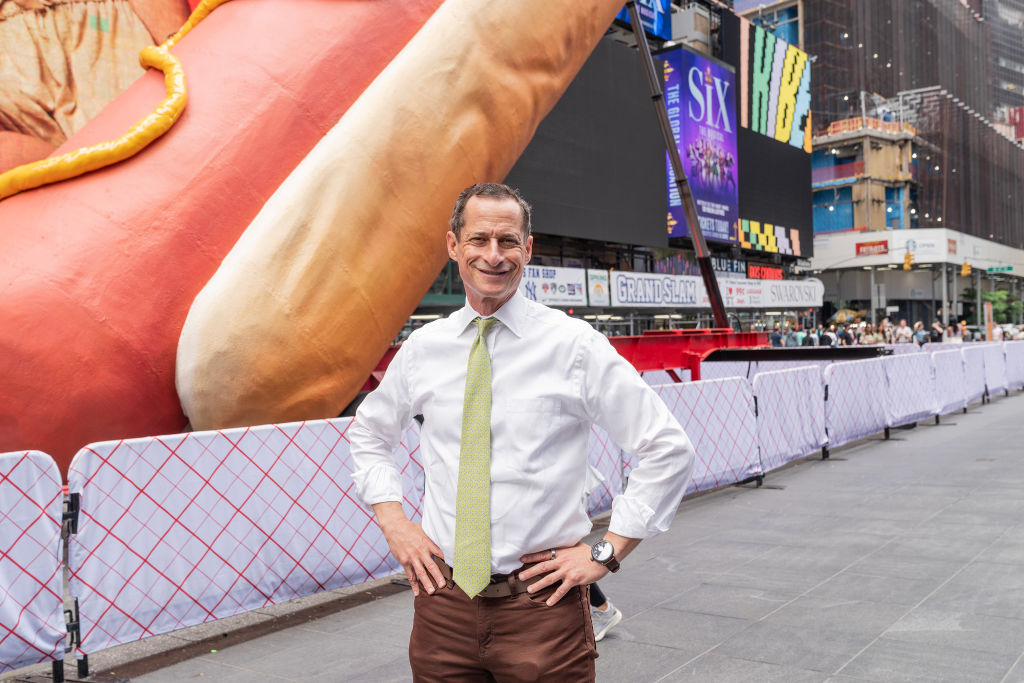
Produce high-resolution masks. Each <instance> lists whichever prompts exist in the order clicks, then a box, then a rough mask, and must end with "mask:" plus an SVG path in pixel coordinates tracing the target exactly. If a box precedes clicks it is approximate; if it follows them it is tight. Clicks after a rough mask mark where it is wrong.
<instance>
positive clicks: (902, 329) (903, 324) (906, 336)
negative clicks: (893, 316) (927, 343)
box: [893, 319, 914, 344]
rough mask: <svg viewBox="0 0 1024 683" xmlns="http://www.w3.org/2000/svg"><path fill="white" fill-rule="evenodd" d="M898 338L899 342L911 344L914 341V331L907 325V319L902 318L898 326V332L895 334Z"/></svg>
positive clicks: (897, 341)
mask: <svg viewBox="0 0 1024 683" xmlns="http://www.w3.org/2000/svg"><path fill="white" fill-rule="evenodd" d="M893 336H894V337H895V339H896V343H897V344H909V343H910V342H912V341H914V331H913V330H912V329H910V327H908V326H907V321H906V320H905V319H901V320H900V326H899V327H897V328H896V332H895V334H894V335H893Z"/></svg>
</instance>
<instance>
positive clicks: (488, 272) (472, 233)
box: [447, 197, 533, 315]
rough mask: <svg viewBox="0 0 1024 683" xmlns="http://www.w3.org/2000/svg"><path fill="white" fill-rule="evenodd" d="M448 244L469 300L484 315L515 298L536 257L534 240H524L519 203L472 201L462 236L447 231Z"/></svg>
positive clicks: (483, 199) (472, 199) (467, 203)
mask: <svg viewBox="0 0 1024 683" xmlns="http://www.w3.org/2000/svg"><path fill="white" fill-rule="evenodd" d="M447 241H448V256H450V257H451V258H452V260H454V261H456V262H457V263H458V264H459V276H461V277H462V283H463V285H465V288H466V297H467V298H468V299H469V303H470V304H472V306H473V308H474V309H476V311H477V312H478V313H481V314H483V315H490V314H491V313H493V312H494V311H496V310H498V309H499V308H501V306H502V305H503V304H504V303H505V302H506V301H508V300H509V299H510V298H512V295H513V294H515V292H516V289H518V287H519V281H520V280H521V279H522V277H523V266H525V265H526V264H527V263H529V262H530V256H531V255H532V254H533V236H530V237H527V238H525V239H524V238H523V230H522V214H521V212H520V208H519V203H518V202H517V201H516V200H514V199H511V198H510V199H491V198H489V197H471V198H470V199H469V201H468V202H466V212H465V225H463V226H462V231H461V235H460V236H459V237H456V236H455V233H454V232H451V231H448V235H447Z"/></svg>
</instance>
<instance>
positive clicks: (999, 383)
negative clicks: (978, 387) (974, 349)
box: [984, 342, 1006, 396]
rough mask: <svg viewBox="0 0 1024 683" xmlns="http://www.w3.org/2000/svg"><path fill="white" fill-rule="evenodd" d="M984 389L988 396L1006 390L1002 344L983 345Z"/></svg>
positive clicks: (1004, 359) (1004, 358)
mask: <svg viewBox="0 0 1024 683" xmlns="http://www.w3.org/2000/svg"><path fill="white" fill-rule="evenodd" d="M984 349H985V387H986V389H988V395H989V396H992V395H993V394H995V393H996V392H999V391H1005V390H1006V357H1005V356H1004V355H1003V344H1002V342H993V343H991V344H985V346H984Z"/></svg>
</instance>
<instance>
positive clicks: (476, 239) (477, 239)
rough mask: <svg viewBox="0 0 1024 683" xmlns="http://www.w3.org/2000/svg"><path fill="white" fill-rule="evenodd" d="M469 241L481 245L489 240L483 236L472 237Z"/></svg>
mask: <svg viewBox="0 0 1024 683" xmlns="http://www.w3.org/2000/svg"><path fill="white" fill-rule="evenodd" d="M469 243H470V244H472V245H474V246H479V245H481V244H486V243H487V240H485V239H484V238H483V237H470V238H469Z"/></svg>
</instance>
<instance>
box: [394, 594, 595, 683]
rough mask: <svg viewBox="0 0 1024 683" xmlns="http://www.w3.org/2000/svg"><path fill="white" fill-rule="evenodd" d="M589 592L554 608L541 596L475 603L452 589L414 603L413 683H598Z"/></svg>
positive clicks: (569, 597) (572, 596) (422, 596)
mask: <svg viewBox="0 0 1024 683" xmlns="http://www.w3.org/2000/svg"><path fill="white" fill-rule="evenodd" d="M587 590H588V589H587V587H583V588H582V589H581V588H580V587H576V588H573V589H572V590H570V591H569V592H568V593H567V594H566V595H565V596H564V597H563V598H562V599H561V600H559V601H558V602H557V603H556V604H555V605H554V607H548V606H547V605H545V604H544V601H545V600H547V599H548V598H549V597H551V594H552V593H554V592H555V589H554V588H553V587H550V588H545V589H543V590H541V591H540V592H538V593H536V594H533V595H531V594H529V593H520V594H519V595H513V596H509V597H507V598H480V597H478V598H474V599H472V600H470V599H469V597H467V596H466V594H465V593H464V592H463V591H462V589H461V588H459V587H458V586H455V585H454V584H452V583H451V582H449V584H448V586H442V587H441V588H440V590H438V591H436V592H435V593H434V594H433V595H428V594H427V593H426V592H422V591H421V593H420V595H419V597H417V598H416V602H415V604H416V613H415V615H414V617H413V626H412V637H411V638H410V639H409V662H410V664H412V674H413V680H414V681H415V682H416V683H434V682H438V683H440V682H441V681H444V682H445V683H451V682H453V681H454V682H459V683H462V682H466V683H469V682H470V681H474V682H475V681H480V682H484V681H499V682H500V683H505V682H506V681H509V682H511V681H523V682H524V683H526V682H528V681H530V682H532V681H551V682H556V681H557V683H564V682H565V681H574V682H575V681H593V680H594V659H595V658H596V657H597V647H596V645H595V643H594V628H593V626H592V625H591V623H590V604H589V600H588V593H587Z"/></svg>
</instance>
